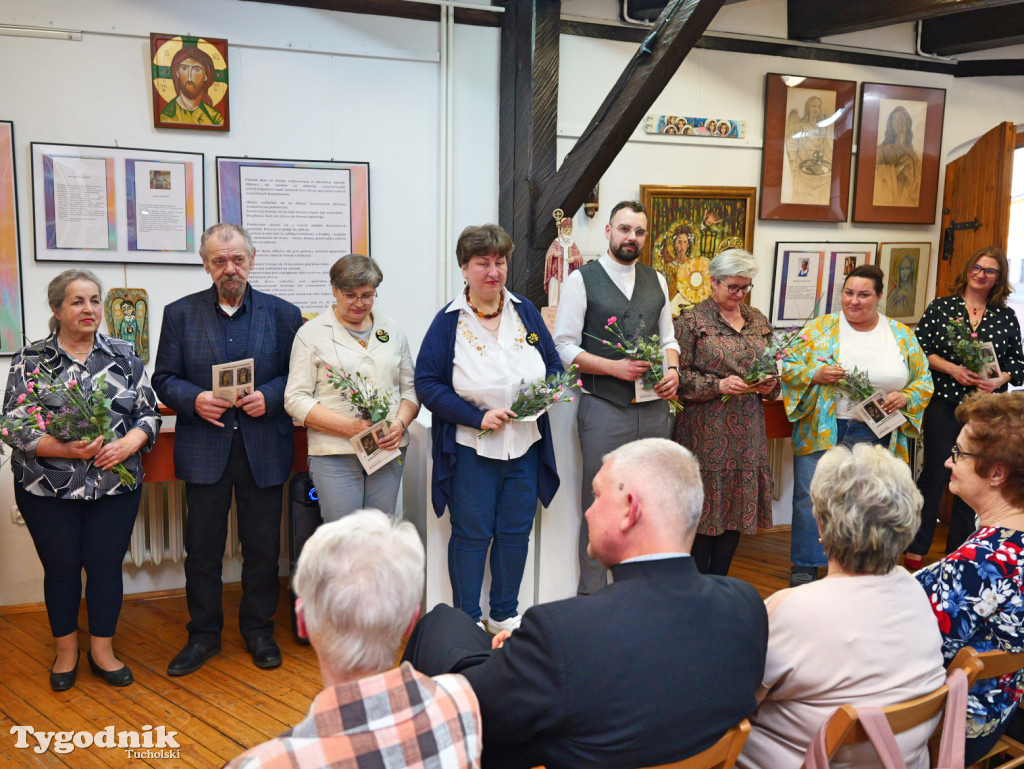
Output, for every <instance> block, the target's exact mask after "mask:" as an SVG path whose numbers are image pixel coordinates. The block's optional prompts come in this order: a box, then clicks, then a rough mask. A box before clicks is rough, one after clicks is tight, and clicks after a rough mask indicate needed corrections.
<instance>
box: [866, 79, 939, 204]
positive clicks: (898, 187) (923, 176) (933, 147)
mask: <svg viewBox="0 0 1024 769" xmlns="http://www.w3.org/2000/svg"><path fill="white" fill-rule="evenodd" d="M945 105H946V91H945V89H943V88H916V87H912V86H906V85H885V84H882V83H863V84H862V85H861V91H860V134H859V135H858V137H857V180H856V185H855V189H854V196H853V221H855V222H886V223H894V224H934V223H935V200H936V196H937V194H938V189H939V150H940V149H941V147H942V119H943V112H944V109H945Z"/></svg>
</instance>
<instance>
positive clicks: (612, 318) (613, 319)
mask: <svg viewBox="0 0 1024 769" xmlns="http://www.w3.org/2000/svg"><path fill="white" fill-rule="evenodd" d="M617 320H618V317H617V316H615V315H612V316H611V317H610V318H608V325H609V326H610V325H612V323H614V322H615V321H617Z"/></svg>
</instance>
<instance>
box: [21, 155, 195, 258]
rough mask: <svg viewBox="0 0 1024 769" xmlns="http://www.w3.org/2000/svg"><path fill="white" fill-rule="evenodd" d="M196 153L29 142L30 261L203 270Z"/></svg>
mask: <svg viewBox="0 0 1024 769" xmlns="http://www.w3.org/2000/svg"><path fill="white" fill-rule="evenodd" d="M203 181H204V156H203V154H202V153H190V152H165V151H163V150H145V149H128V148H123V147H93V146H87V145H72V144H41V143H39V142H32V199H33V204H34V205H33V210H32V216H33V228H34V232H35V243H36V248H35V258H36V261H60V262H124V263H130V264H202V259H201V258H200V257H199V253H198V247H199V239H200V236H201V235H202V233H203V229H204V226H205V225H204V219H205V212H204V197H205V196H204V188H203Z"/></svg>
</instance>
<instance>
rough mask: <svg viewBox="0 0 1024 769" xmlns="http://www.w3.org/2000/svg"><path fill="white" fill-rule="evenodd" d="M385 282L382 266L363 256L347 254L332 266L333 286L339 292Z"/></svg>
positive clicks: (374, 285) (375, 286)
mask: <svg viewBox="0 0 1024 769" xmlns="http://www.w3.org/2000/svg"><path fill="white" fill-rule="evenodd" d="M382 280H384V273H383V272H381V269H380V265H379V264H377V263H376V262H375V261H373V259H371V258H370V257H368V256H363V255H362V254H346V255H345V256H343V257H341V259H339V260H338V261H336V262H335V263H334V264H333V265H331V286H332V287H333V288H336V289H338V291H351V290H352V289H354V288H362V287H363V286H373V287H374V288H377V286H379V285H380V282H381V281H382Z"/></svg>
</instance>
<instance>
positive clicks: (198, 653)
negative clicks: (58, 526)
mask: <svg viewBox="0 0 1024 769" xmlns="http://www.w3.org/2000/svg"><path fill="white" fill-rule="evenodd" d="M214 654H220V642H219V641H218V642H216V643H212V644H201V643H197V642H196V641H189V642H188V643H187V644H185V648H184V649H182V650H181V651H180V652H178V653H177V654H176V655H175V656H174V659H173V660H171V664H170V665H168V666H167V675H169V676H187V675H188V674H189V673H195V672H196V671H197V670H199V668H201V667H202V666H203V663H204V662H206V660H208V659H210V657H212V656H213V655H214Z"/></svg>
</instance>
